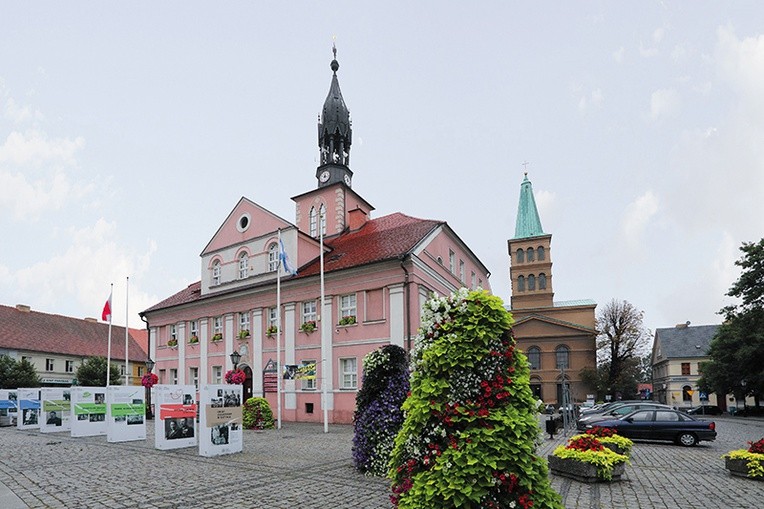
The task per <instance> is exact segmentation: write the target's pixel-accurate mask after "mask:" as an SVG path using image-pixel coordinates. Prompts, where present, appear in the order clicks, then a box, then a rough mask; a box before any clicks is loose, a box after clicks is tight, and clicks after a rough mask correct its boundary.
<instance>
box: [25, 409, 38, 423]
mask: <svg viewBox="0 0 764 509" xmlns="http://www.w3.org/2000/svg"><path fill="white" fill-rule="evenodd" d="M37 412H38V410H37V409H36V408H25V409H24V410H23V412H22V422H23V423H24V424H27V425H29V424H37Z"/></svg>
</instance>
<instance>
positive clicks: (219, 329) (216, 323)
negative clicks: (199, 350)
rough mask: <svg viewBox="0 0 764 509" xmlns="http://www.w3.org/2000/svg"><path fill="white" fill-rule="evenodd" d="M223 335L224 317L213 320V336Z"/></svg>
mask: <svg viewBox="0 0 764 509" xmlns="http://www.w3.org/2000/svg"><path fill="white" fill-rule="evenodd" d="M215 334H223V317H222V316H216V317H215V318H213V319H212V335H213V336H214V335H215Z"/></svg>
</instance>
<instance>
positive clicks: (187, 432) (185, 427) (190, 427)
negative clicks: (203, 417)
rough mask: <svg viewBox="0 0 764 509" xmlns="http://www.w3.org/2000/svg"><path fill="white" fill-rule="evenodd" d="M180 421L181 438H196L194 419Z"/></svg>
mask: <svg viewBox="0 0 764 509" xmlns="http://www.w3.org/2000/svg"><path fill="white" fill-rule="evenodd" d="M178 420H179V421H180V436H181V437H182V438H193V437H194V419H193V418H191V417H186V418H185V419H178Z"/></svg>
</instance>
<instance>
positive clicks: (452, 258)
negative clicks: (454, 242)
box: [448, 249, 456, 274]
mask: <svg viewBox="0 0 764 509" xmlns="http://www.w3.org/2000/svg"><path fill="white" fill-rule="evenodd" d="M448 270H450V271H451V274H456V253H454V252H453V251H451V250H450V249H449V250H448Z"/></svg>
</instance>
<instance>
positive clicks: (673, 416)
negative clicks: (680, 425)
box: [655, 410, 679, 422]
mask: <svg viewBox="0 0 764 509" xmlns="http://www.w3.org/2000/svg"><path fill="white" fill-rule="evenodd" d="M655 420H656V421H663V422H666V421H674V422H677V421H679V414H677V413H674V412H666V411H661V410H657V411H656V412H655Z"/></svg>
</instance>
